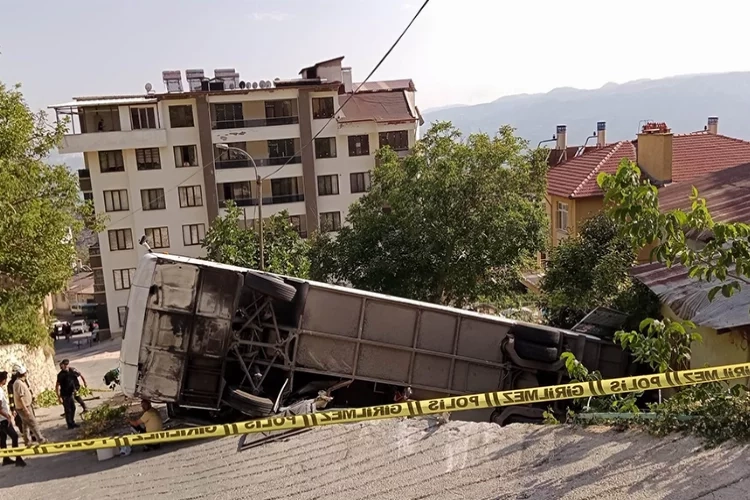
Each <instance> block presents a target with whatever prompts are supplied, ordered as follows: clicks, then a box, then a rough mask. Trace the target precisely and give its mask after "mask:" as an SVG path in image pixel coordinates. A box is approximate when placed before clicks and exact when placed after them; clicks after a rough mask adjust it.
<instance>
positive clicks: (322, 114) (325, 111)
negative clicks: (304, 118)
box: [312, 97, 335, 118]
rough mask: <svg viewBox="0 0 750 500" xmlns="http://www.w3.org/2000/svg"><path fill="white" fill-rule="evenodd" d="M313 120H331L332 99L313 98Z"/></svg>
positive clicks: (332, 110)
mask: <svg viewBox="0 0 750 500" xmlns="http://www.w3.org/2000/svg"><path fill="white" fill-rule="evenodd" d="M312 109H313V118H331V117H332V116H333V113H334V111H335V110H334V109H333V97H313V100H312Z"/></svg>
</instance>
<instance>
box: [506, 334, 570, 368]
mask: <svg viewBox="0 0 750 500" xmlns="http://www.w3.org/2000/svg"><path fill="white" fill-rule="evenodd" d="M513 347H514V349H515V350H516V353H517V354H518V356H520V357H521V358H523V359H527V360H529V361H541V362H542V363H553V362H555V361H557V359H558V358H559V357H560V351H559V349H558V348H557V347H546V346H543V345H539V344H532V343H530V342H524V341H522V340H518V339H517V340H516V341H515V342H514V343H513Z"/></svg>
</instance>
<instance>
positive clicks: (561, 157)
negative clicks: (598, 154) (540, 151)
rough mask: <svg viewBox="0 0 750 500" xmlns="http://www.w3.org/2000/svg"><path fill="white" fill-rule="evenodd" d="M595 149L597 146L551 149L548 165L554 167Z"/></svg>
mask: <svg viewBox="0 0 750 500" xmlns="http://www.w3.org/2000/svg"><path fill="white" fill-rule="evenodd" d="M594 149H596V146H568V147H567V148H565V149H550V151H549V156H547V164H548V165H549V166H550V167H554V166H556V165H559V164H560V163H563V162H566V161H568V159H573V158H575V157H576V156H580V155H582V154H584V153H588V152H589V151H593V150H594Z"/></svg>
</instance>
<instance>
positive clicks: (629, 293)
mask: <svg viewBox="0 0 750 500" xmlns="http://www.w3.org/2000/svg"><path fill="white" fill-rule="evenodd" d="M618 230H619V228H618V226H617V224H616V222H615V221H614V220H613V219H612V218H611V217H609V216H608V215H606V214H598V215H596V216H594V217H592V218H591V219H588V220H587V221H585V222H584V224H583V225H582V227H581V230H580V232H579V233H578V234H576V235H574V236H570V237H568V238H566V239H565V240H563V241H561V242H560V244H559V245H557V247H555V249H554V250H552V252H551V253H550V259H549V261H548V262H547V269H546V271H545V274H544V277H543V278H542V281H541V283H540V288H541V292H542V293H541V297H540V302H541V305H542V308H543V310H544V312H545V317H546V320H547V322H548V323H549V324H551V325H553V326H557V327H560V328H571V327H572V326H574V325H575V324H576V323H578V322H579V321H580V320H581V319H583V317H584V316H585V315H586V314H588V313H589V312H590V311H591V310H592V309H594V308H595V307H597V306H605V307H611V308H613V309H617V310H619V311H622V312H624V313H626V314H628V315H629V319H628V325H627V326H628V327H629V328H635V327H637V325H639V324H640V322H641V321H642V320H643V319H645V318H647V317H649V316H655V315H657V314H658V311H659V300H658V298H657V297H656V296H655V295H654V294H653V293H652V292H651V291H650V290H649V289H648V288H647V287H646V286H644V285H643V284H641V283H639V282H638V281H635V280H633V279H632V278H631V277H630V275H629V270H630V268H631V266H632V265H633V263H634V262H635V259H636V252H635V251H634V250H633V247H632V246H631V244H630V241H629V240H628V239H626V238H624V237H623V236H621V235H620V234H619V233H618Z"/></svg>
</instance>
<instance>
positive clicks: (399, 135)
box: [380, 130, 409, 151]
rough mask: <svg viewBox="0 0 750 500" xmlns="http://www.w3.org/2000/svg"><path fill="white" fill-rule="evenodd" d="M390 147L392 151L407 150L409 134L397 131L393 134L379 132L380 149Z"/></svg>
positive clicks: (404, 131)
mask: <svg viewBox="0 0 750 500" xmlns="http://www.w3.org/2000/svg"><path fill="white" fill-rule="evenodd" d="M385 146H390V147H391V149H393V150H394V151H406V150H408V149H409V132H407V131H406V130H397V131H395V132H380V147H381V148H382V147H385Z"/></svg>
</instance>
